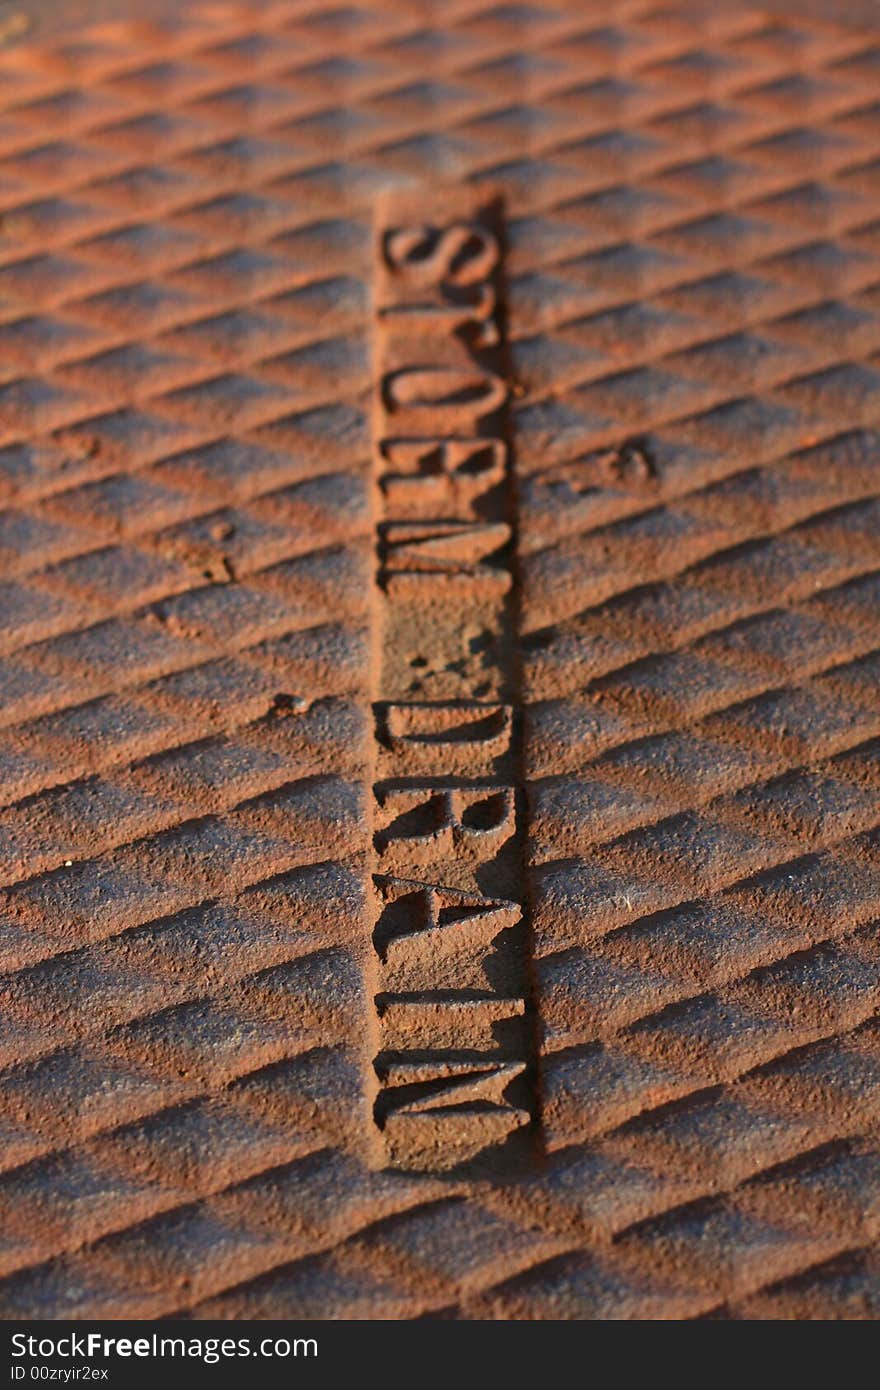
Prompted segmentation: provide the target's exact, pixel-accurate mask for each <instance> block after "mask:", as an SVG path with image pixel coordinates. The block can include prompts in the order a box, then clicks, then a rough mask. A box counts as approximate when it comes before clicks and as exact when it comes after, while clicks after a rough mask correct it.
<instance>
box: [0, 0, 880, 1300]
mask: <svg viewBox="0 0 880 1390" xmlns="http://www.w3.org/2000/svg"><path fill="white" fill-rule="evenodd" d="M878 71H880V42H878V40H877V38H876V36H875V35H874V34H873V33H872V32H870V31H868V30H866V31H864V32H862V31H855V30H853V29H849V28H844V27H841V26H837V25H835V24H832V23H830V22H826V21H825V20H823V19H813V18H810V19H794V20H792V19H773V18H769V19H768V18H766V17H764V16H761V15H758V14H750V13H732V12H718V11H715V10H711V11H707V10H706V9H705V8H703V9H694V10H692V11H691V10H688V9H685V8H682V7H678V8H675V9H669V8H666V7H662V8H661V7H658V6H656V5H655V6H652V5H644V4H642V5H638V4H636V5H624V6H621V7H619V8H618V9H617V10H616V11H615V15H614V18H613V19H610V18H609V15H608V12H607V7H603V6H599V5H596V6H593V5H592V4H589V3H579V4H572V3H558V4H557V3H553V4H552V5H549V4H548V5H544V4H529V5H496V6H491V5H477V4H474V3H468V4H464V3H454V4H445V5H443V6H442V7H441V6H439V5H429V4H416V3H412V4H409V3H403V2H401V3H395V4H383V5H381V6H376V7H374V8H370V7H369V6H367V7H360V6H353V7H344V8H339V9H332V10H331V9H328V8H327V7H320V6H316V5H315V4H314V3H296V0H293V2H291V3H281V4H256V3H247V0H245V3H242V4H238V5H235V6H224V5H213V6H210V7H206V8H203V9H198V8H193V9H189V10H187V11H186V13H185V14H179V15H178V16H177V17H176V18H174V19H166V20H163V21H162V22H161V23H159V22H155V23H154V22H153V21H151V20H139V21H132V20H119V21H113V20H108V21H106V22H98V23H95V24H93V25H89V26H87V27H80V28H77V29H76V31H75V32H74V33H72V34H65V35H62V36H60V37H55V38H53V37H52V36H51V35H48V36H47V37H46V39H45V40H41V39H39V38H36V39H34V40H33V41H30V42H29V41H28V40H27V39H25V41H24V43H23V44H20V45H17V46H14V47H10V48H8V49H5V50H3V49H0V134H2V157H0V370H2V382H0V435H2V438H0V499H2V504H3V512H2V515H0V561H2V566H3V576H2V599H0V603H2V611H3V615H4V617H3V627H2V642H3V651H2V654H0V690H2V697H0V702H2V730H0V772H2V802H3V809H2V812H0V855H2V874H3V888H2V892H0V929H2V931H0V935H2V951H3V960H2V969H3V971H4V975H3V979H2V985H0V988H2V997H3V1031H2V1050H3V1055H2V1065H3V1068H4V1070H3V1074H2V1078H0V1082H2V1084H0V1134H2V1139H0V1145H2V1160H3V1173H2V1177H0V1210H2V1213H3V1231H4V1235H3V1241H2V1245H0V1259H2V1268H3V1277H2V1282H0V1314H2V1316H4V1317H7V1318H8V1317H14V1316H21V1315H31V1316H48V1317H86V1316H96V1315H110V1316H114V1315H116V1316H126V1315H134V1316H147V1317H153V1316H163V1315H170V1314H175V1313H176V1314H178V1315H191V1316H193V1317H199V1316H212V1317H214V1316H220V1317H228V1318H247V1317H266V1316H282V1317H283V1316H296V1315H302V1316H321V1317H353V1316H361V1317H372V1318H411V1317H417V1316H424V1315H428V1316H445V1317H501V1318H517V1317H528V1318H545V1317H568V1318H625V1317H663V1318H680V1317H687V1318H690V1317H701V1316H709V1317H723V1318H758V1317H800V1318H809V1317H828V1316H840V1317H871V1316H876V1314H877V1311H878V1301H880V1285H878V1253H877V1193H878V1174H880V1164H878V1159H877V1138H878V1119H880V1105H878V1094H880V1053H878V1048H880V1034H878V1028H877V1020H876V1009H877V991H878V985H877V980H878V972H877V927H876V921H877V912H878V898H880V857H878V839H877V825H878V814H877V806H878V798H877V786H878V779H877V771H876V748H877V743H876V740H877V737H878V734H880V700H878V693H877V691H878V681H877V674H878V651H880V621H878V603H877V600H878V580H877V574H878V510H877V508H878V503H877V493H878V486H877V468H878V464H877V459H878V456H880V455H878V443H880V440H878V435H877V433H876V426H877V421H878V415H880V392H878V386H880V371H878V363H877V354H878V349H880V317H878V308H880V299H878V286H880V237H878V227H880V182H878V171H880V108H878V106H877V77H878ZM420 180H427V181H429V182H431V183H437V182H440V181H446V182H452V183H460V184H467V183H476V184H478V185H480V186H483V185H485V186H486V187H487V188H491V189H492V190H493V191H494V190H500V191H501V194H502V196H503V200H504V218H505V232H506V257H505V277H506V285H507V291H506V295H507V302H506V306H505V307H506V318H507V331H508V334H509V338H510V355H511V362H512V368H513V374H514V377H515V382H516V387H515V394H514V400H513V408H512V410H511V432H512V438H513V442H514V450H515V463H516V472H517V479H518V489H517V492H518V534H519V556H518V567H519V576H520V594H519V609H518V612H519V632H518V643H519V649H520V651H521V653H522V658H523V665H522V673H521V688H520V689H519V690H518V691H517V692H516V694H517V703H518V704H519V705H521V706H522V710H523V716H524V717H523V726H522V727H523V758H524V766H525V769H526V776H527V780H528V808H529V809H528V819H527V825H526V833H527V836H528V843H527V846H526V864H525V870H526V879H527V887H528V894H529V900H530V904H531V914H532V929H531V930H532V948H531V949H532V953H533V959H532V961H531V962H530V968H531V971H532V974H533V978H534V984H535V1009H536V1014H537V1022H538V1029H539V1034H540V1048H541V1069H540V1085H539V1088H538V1090H539V1096H538V1100H539V1111H540V1123H541V1130H540V1134H541V1140H540V1148H541V1150H542V1155H541V1156H539V1157H538V1158H536V1160H535V1161H534V1163H533V1164H532V1165H531V1167H529V1168H527V1170H526V1171H520V1172H518V1173H516V1174H514V1175H511V1174H507V1173H503V1172H500V1171H499V1173H498V1174H496V1175H493V1174H492V1173H491V1172H489V1173H488V1174H486V1173H484V1174H482V1175H479V1176H451V1175H447V1176H442V1175H440V1176H437V1175H431V1174H423V1173H418V1172H412V1173H403V1172H397V1171H393V1170H390V1169H388V1168H383V1167H382V1166H381V1165H378V1164H377V1163H376V1162H375V1156H374V1154H373V1152H372V1149H371V1139H370V1136H371V1126H372V1117H371V1104H372V1094H371V1086H370V1083H369V1079H368V1078H369V1073H370V1067H371V1044H370V1042H369V1039H367V1038H366V1033H367V1032H368V1029H369V1018H370V1012H371V1000H370V998H369V988H368V986H367V984H366V983H365V978H366V977H367V976H368V975H369V950H370V944H369V932H368V928H367V926H366V910H365V901H364V885H365V881H366V876H367V874H368V872H369V868H370V845H369V824H368V819H369V818H368V814H367V801H368V796H367V781H368V776H369V767H370V762H371V758H372V752H371V739H372V724H371V720H370V718H369V699H370V657H369V649H370V645H371V642H372V640H373V636H372V634H373V630H374V627H375V612H374V609H375V602H376V600H375V595H374V588H373V560H372V536H373V524H374V518H373V516H372V514H371V507H370V500H369V479H370V474H371V467H372V464H371V440H370V426H369V414H370V402H371V399H372V393H373V386H374V364H373V361H372V358H371V346H370V345H371V340H372V317H373V311H372V296H373V290H374V286H373V280H374V272H373V258H372V223H373V217H374V210H375V204H376V200H377V199H378V198H379V197H380V195H384V194H386V193H387V192H388V191H389V190H394V189H402V188H406V187H408V186H411V185H413V186H418V182H419V181H420Z"/></svg>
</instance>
